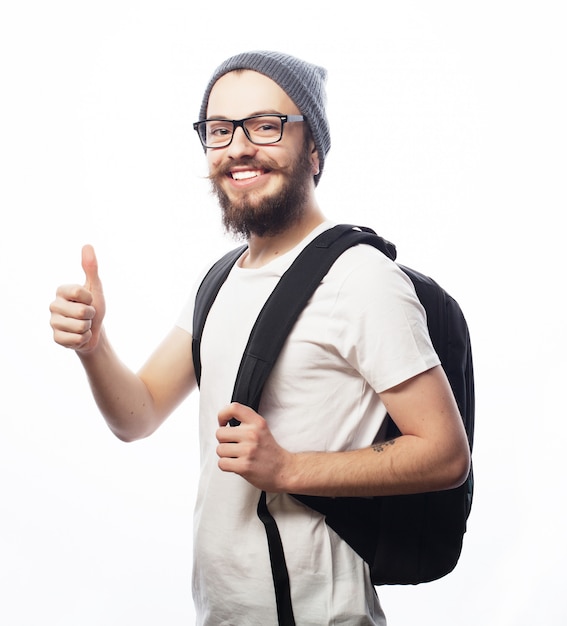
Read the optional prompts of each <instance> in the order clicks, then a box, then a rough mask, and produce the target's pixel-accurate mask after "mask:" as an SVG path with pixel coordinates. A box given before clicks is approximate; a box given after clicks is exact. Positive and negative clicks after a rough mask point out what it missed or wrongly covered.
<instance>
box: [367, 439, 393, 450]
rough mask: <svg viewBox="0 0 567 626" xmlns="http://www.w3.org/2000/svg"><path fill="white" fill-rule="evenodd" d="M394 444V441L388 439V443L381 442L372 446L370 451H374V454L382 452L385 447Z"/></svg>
mask: <svg viewBox="0 0 567 626" xmlns="http://www.w3.org/2000/svg"><path fill="white" fill-rule="evenodd" d="M395 443H396V440H395V439H390V440H389V441H381V442H380V443H375V444H373V445H372V449H373V450H374V452H384V450H385V449H386V448H387V447H389V446H393V445H394V444H395Z"/></svg>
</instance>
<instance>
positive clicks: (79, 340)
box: [49, 246, 106, 353]
mask: <svg viewBox="0 0 567 626" xmlns="http://www.w3.org/2000/svg"><path fill="white" fill-rule="evenodd" d="M82 266H83V270H84V272H85V284H84V285H83V286H81V285H62V286H61V287H59V288H58V289H57V294H56V298H55V300H54V301H53V302H52V303H51V305H50V307H49V310H50V311H51V328H52V329H53V338H54V340H55V342H56V343H58V344H60V345H62V346H64V347H66V348H71V349H73V350H75V351H77V352H81V353H87V352H91V351H92V350H94V349H95V348H96V347H97V345H98V341H99V337H100V333H101V330H102V321H103V319H104V314H105V311H106V304H105V301H104V295H103V291H102V283H101V280H100V278H99V275H98V263H97V259H96V255H95V252H94V249H93V248H92V246H84V247H83V250H82Z"/></svg>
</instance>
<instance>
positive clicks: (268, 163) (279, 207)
mask: <svg viewBox="0 0 567 626" xmlns="http://www.w3.org/2000/svg"><path fill="white" fill-rule="evenodd" d="M238 165H246V166H247V167H250V168H252V169H264V170H269V171H276V170H277V171H279V172H280V173H282V174H283V175H284V177H285V179H284V183H283V184H282V186H281V187H280V189H279V190H277V191H275V192H273V193H272V194H270V195H259V194H258V193H257V192H254V191H252V192H244V193H243V194H242V196H241V197H240V198H239V199H238V200H231V199H230V198H229V197H228V194H227V193H226V192H225V191H224V190H223V189H222V187H221V181H222V180H223V179H224V177H225V176H226V175H227V173H228V170H229V169H230V168H232V167H234V166H238ZM311 165H312V164H311V159H310V158H309V154H308V151H307V150H302V151H301V154H300V156H299V157H298V158H297V160H296V161H295V162H293V163H292V164H291V165H290V166H289V167H287V168H280V167H279V166H278V165H277V164H276V163H275V162H274V161H272V160H271V159H265V160H263V161H260V160H256V159H250V160H241V161H238V162H237V161H233V162H231V163H230V164H228V165H226V166H225V167H224V168H222V167H221V168H219V169H217V170H216V171H215V172H213V173H212V174H211V175H210V177H209V178H210V181H211V187H212V191H213V193H215V194H216V196H217V199H218V202H219V205H220V207H221V209H222V220H223V224H224V227H225V229H226V231H227V232H229V233H232V234H233V235H234V236H235V237H236V238H238V239H240V238H243V239H248V238H249V237H250V234H254V235H257V236H259V237H273V236H275V235H278V234H280V233H282V232H284V231H285V230H287V229H288V228H289V227H290V226H292V225H293V224H295V223H297V222H298V221H299V220H300V218H301V217H302V215H303V213H304V211H305V206H306V203H307V199H308V197H309V190H310V184H311V180H312V176H313V174H312V169H311Z"/></svg>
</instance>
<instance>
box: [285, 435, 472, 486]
mask: <svg viewBox="0 0 567 626" xmlns="http://www.w3.org/2000/svg"><path fill="white" fill-rule="evenodd" d="M469 461H470V459H469V455H468V450H466V449H464V447H457V448H452V449H449V450H445V451H440V450H438V449H434V448H432V447H431V444H430V443H429V442H427V441H424V440H422V439H420V438H419V437H415V436H411V435H404V436H401V437H399V438H397V439H393V440H390V441H388V442H384V443H381V444H376V445H373V446H371V447H369V448H365V449H362V450H353V451H347V452H305V453H298V454H293V455H291V457H290V459H289V463H288V464H286V467H285V469H284V470H283V471H282V476H281V478H282V491H286V492H287V493H296V494H301V495H317V496H329V497H339V496H359V497H370V496H385V495H401V494H410V493H421V492H426V491H439V490H443V489H450V488H452V487H456V486H458V485H459V484H461V483H462V482H463V481H464V480H465V478H466V476H467V474H468V469H469Z"/></svg>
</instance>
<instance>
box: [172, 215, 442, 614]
mask: <svg viewBox="0 0 567 626" xmlns="http://www.w3.org/2000/svg"><path fill="white" fill-rule="evenodd" d="M330 226H331V224H329V223H325V224H322V225H320V226H319V227H318V228H317V229H315V230H314V231H313V232H312V233H311V234H310V235H309V236H308V237H307V238H306V239H305V240H304V241H303V242H302V243H301V244H300V245H298V246H297V247H296V248H294V249H293V250H291V251H290V252H288V253H287V254H285V255H282V256H281V257H279V258H277V259H275V260H274V261H272V262H271V263H269V264H268V265H266V266H264V267H261V268H259V269H244V268H242V267H239V265H238V263H237V264H236V265H235V266H234V268H233V269H232V271H231V273H230V275H229V277H228V279H227V281H226V282H225V284H224V285H223V287H222V289H221V291H220V293H219V295H218V296H217V299H216V301H215V303H214V305H213V307H212V308H211V311H210V312H209V315H208V318H207V323H206V325H205V329H204V332H203V337H202V343H201V362H202V377H201V388H200V450H201V477H200V482H199V492H198V496H197V503H196V508H195V522H194V570H193V595H194V601H195V606H196V611H197V616H198V624H203V625H207V626H221V625H230V626H242V625H246V626H253V625H256V624H257V625H258V626H266V625H267V624H269V625H271V624H277V618H276V607H275V597H274V590H273V583H272V576H271V569H270V561H269V555H268V549H267V543H266V535H265V531H264V527H263V525H262V522H261V521H260V520H259V519H258V517H257V515H256V507H257V504H258V498H259V491H258V489H256V488H255V487H253V486H252V485H250V484H249V483H248V482H247V481H246V480H244V479H243V478H241V477H240V476H237V475H234V474H229V473H223V472H222V471H221V470H219V468H218V466H217V462H218V457H217V455H216V450H215V449H216V446H217V440H216V438H215V431H216V429H217V428H218V421H217V415H218V412H219V410H220V409H221V408H222V407H224V406H225V405H227V404H228V403H229V402H230V400H231V395H232V391H233V386H234V381H235V377H236V373H237V370H238V366H239V363H240V359H241V357H242V353H243V351H244V348H245V345H246V343H247V340H248V336H249V334H250V331H251V329H252V326H253V324H254V322H255V320H256V317H257V315H258V313H259V311H260V309H261V307H262V306H263V304H264V302H265V301H266V299H267V297H268V296H269V294H270V293H271V291H272V290H273V289H274V287H275V286H276V284H277V282H278V280H279V278H280V277H281V275H282V274H283V273H284V272H285V270H286V269H287V268H288V267H289V266H290V265H291V263H292V262H293V260H294V259H295V257H296V256H297V255H298V254H299V252H300V251H301V250H302V249H303V247H304V246H305V245H306V244H307V243H308V241H310V240H311V239H313V238H314V237H315V236H316V235H318V234H319V233H320V232H322V231H324V230H325V229H327V228H329V227H330ZM192 316H193V299H191V300H190V302H189V303H188V305H187V307H186V309H185V310H184V312H183V313H182V315H181V317H180V320H179V326H181V327H182V328H184V329H186V330H187V331H188V332H191V330H192ZM438 363H439V359H438V357H437V355H436V354H435V352H434V350H433V348H432V346H431V342H430V340H429V336H428V333H427V326H426V321H425V315H424V311H423V308H422V307H421V305H420V304H419V301H418V300H417V297H416V295H415V291H414V288H413V285H412V284H411V281H410V280H409V279H408V278H407V277H406V276H405V274H404V273H403V272H402V271H401V270H400V269H399V268H398V267H397V266H396V264H395V263H393V262H392V261H390V260H389V259H387V258H386V257H385V256H384V255H383V254H382V253H381V252H379V251H377V250H375V249H374V248H372V247H371V246H367V245H360V246H356V247H355V248H351V249H349V250H347V251H346V252H345V253H344V254H343V255H342V256H341V257H340V258H339V259H338V260H337V261H336V262H335V264H334V265H333V267H332V268H331V270H330V271H329V273H328V274H327V276H326V277H325V278H324V279H323V281H322V283H321V285H320V286H319V287H318V289H317V290H316V292H315V294H314V296H313V297H312V299H311V300H310V302H309V303H308V305H307V307H306V308H305V309H304V311H303V312H302V314H301V315H300V317H299V319H298V321H297V323H296V325H295V326H294V328H293V330H292V332H291V334H290V336H289V337H288V340H287V341H286V344H285V345H284V348H283V350H282V353H281V355H280V357H279V359H278V361H277V363H276V365H275V367H274V369H273V371H272V375H271V376H270V378H269V379H268V381H267V383H266V386H265V388H264V393H263V396H262V400H261V403H260V408H259V413H260V414H261V415H262V416H263V417H264V418H265V419H266V420H267V421H268V424H269V427H270V429H271V431H272V433H273V435H274V437H275V439H276V441H277V442H278V443H279V444H280V445H281V446H283V447H284V448H286V449H288V450H290V451H308V450H329V451H337V450H348V449H357V448H361V447H366V446H369V445H370V444H371V443H372V442H373V440H374V438H375V436H376V433H377V432H378V430H379V428H380V426H381V424H382V422H383V420H384V416H385V413H386V411H385V408H384V406H383V404H382V402H381V401H380V398H379V396H378V393H379V392H381V391H384V390H386V389H389V388H391V387H393V386H395V385H397V384H399V383H401V382H403V381H405V380H407V379H409V378H411V377H412V376H415V375H417V374H419V373H421V372H423V371H426V370H427V369H430V368H431V367H433V366H435V365H437V364H438ZM267 499H268V506H269V509H270V512H271V513H272V515H273V516H274V518H275V520H276V522H277V524H278V528H279V531H280V534H281V538H282V543H283V546H284V551H285V556H286V562H287V567H288V571H289V575H290V585H291V595H292V603H293V608H294V613H295V618H296V622H297V625H298V626H315V625H317V626H322V625H328V624H348V625H350V626H355V625H356V626H358V625H360V626H362V625H376V624H380V625H382V624H385V619H384V616H383V613H382V610H381V608H380V604H379V602H378V599H377V597H376V593H375V590H374V588H373V586H372V583H371V581H370V578H369V574H368V567H367V566H366V564H365V563H364V562H363V560H362V559H361V558H360V557H359V556H358V555H357V554H356V553H355V552H354V551H353V550H352V549H351V548H350V547H349V546H348V545H347V544H346V543H345V542H344V541H342V540H341V539H340V538H339V537H338V536H337V535H336V534H335V532H334V531H333V530H332V529H330V528H329V527H328V526H327V525H326V524H325V521H324V518H323V517H322V516H321V515H320V514H319V513H317V512H315V511H312V510H311V509H309V508H307V507H305V506H304V505H302V504H301V503H299V502H297V501H296V500H294V499H293V498H292V497H290V496H288V495H286V494H268V496H267Z"/></svg>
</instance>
